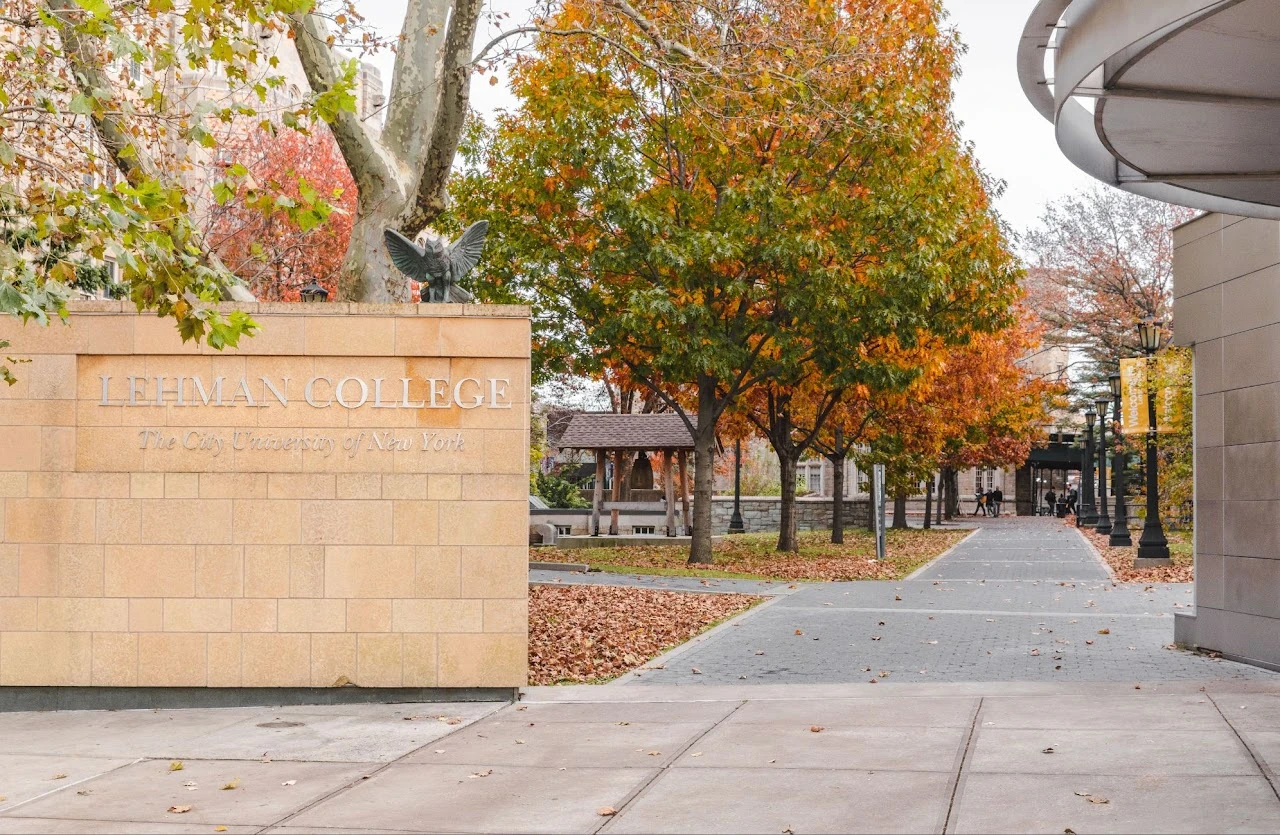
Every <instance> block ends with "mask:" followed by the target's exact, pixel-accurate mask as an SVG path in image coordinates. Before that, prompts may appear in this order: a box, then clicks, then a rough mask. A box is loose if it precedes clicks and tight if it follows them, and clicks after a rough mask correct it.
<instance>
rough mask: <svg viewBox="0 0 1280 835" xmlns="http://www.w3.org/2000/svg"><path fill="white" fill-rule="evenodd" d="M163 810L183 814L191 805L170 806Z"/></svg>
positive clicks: (189, 809) (188, 810)
mask: <svg viewBox="0 0 1280 835" xmlns="http://www.w3.org/2000/svg"><path fill="white" fill-rule="evenodd" d="M165 811H166V812H170V813H172V814H175V815H185V814H186V813H187V812H190V811H191V807H190V806H170V807H169V808H168V809H166V810H165Z"/></svg>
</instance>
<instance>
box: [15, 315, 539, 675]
mask: <svg viewBox="0 0 1280 835" xmlns="http://www.w3.org/2000/svg"><path fill="white" fill-rule="evenodd" d="M238 308H239V309H247V310H249V311H250V312H251V313H252V315H253V316H254V317H255V319H256V320H257V321H258V322H259V323H260V324H261V326H262V328H263V330H262V333H261V334H260V335H259V336H257V337H255V338H252V339H247V340H244V341H243V342H242V345H241V347H240V349H238V350H227V351H223V352H218V351H214V350H212V349H210V348H207V347H194V346H191V345H183V344H182V342H181V341H180V339H179V338H178V336H177V334H176V332H175V330H174V327H173V326H172V324H171V322H169V321H167V320H163V319H158V318H156V317H154V316H150V315H147V316H140V315H138V314H136V313H135V312H132V306H131V305H129V304H127V303H125V304H123V305H122V304H121V303H116V302H104V303H82V304H79V305H74V306H73V308H72V310H73V313H72V316H71V321H70V326H69V327H68V326H64V325H62V324H59V323H54V324H53V325H51V326H50V327H48V328H38V327H25V328H24V327H22V326H21V325H20V324H19V323H18V322H17V321H16V320H14V319H12V318H9V317H2V318H0V338H3V339H8V340H9V341H10V342H11V343H12V347H11V348H9V349H8V352H12V355H13V356H15V357H16V358H18V359H29V360H30V362H29V363H25V362H24V363H20V364H18V365H16V366H14V371H15V373H16V374H17V375H18V377H19V378H20V380H19V382H18V384H17V385H15V386H12V387H6V386H0V685H6V686H8V685H60V686H83V685H93V686H123V687H133V686H137V687H217V688H227V687H230V688H236V687H245V688H247V687H290V688H313V687H334V686H341V685H344V684H348V683H350V684H354V685H358V686H360V687H383V688H386V687H413V688H430V687H442V688H443V687H502V688H508V687H518V686H521V685H523V684H524V683H525V665H526V660H525V657H526V633H527V603H526V598H527V594H526V591H527V550H526V542H527V538H528V535H527V529H528V476H527V468H528V415H529V405H528V404H529V322H528V314H527V311H526V310H525V309H524V308H518V307H491V306H463V305H389V306H388V305H379V306H359V305H351V306H349V305H345V304H312V305H283V304H261V305H240V306H238Z"/></svg>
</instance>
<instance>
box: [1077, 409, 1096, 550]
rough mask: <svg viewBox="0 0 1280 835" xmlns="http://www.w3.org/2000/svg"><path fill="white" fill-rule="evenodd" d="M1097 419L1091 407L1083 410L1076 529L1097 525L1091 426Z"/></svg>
mask: <svg viewBox="0 0 1280 835" xmlns="http://www.w3.org/2000/svg"><path fill="white" fill-rule="evenodd" d="M1097 419H1098V413H1097V412H1095V411H1094V410H1093V406H1090V407H1089V408H1087V409H1085V412H1084V426H1085V436H1084V461H1083V462H1082V466H1081V467H1080V510H1079V512H1078V513H1077V514H1076V527H1084V526H1086V525H1096V524H1097V523H1098V510H1097V508H1096V507H1095V506H1094V497H1093V491H1094V486H1093V424H1094V421H1096V420H1097Z"/></svg>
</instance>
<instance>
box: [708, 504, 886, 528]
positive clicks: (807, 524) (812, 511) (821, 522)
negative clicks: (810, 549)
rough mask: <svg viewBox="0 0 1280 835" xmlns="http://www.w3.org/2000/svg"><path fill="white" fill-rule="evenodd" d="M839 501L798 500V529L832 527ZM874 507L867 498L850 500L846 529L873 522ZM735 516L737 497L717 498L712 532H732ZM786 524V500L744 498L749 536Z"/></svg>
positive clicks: (845, 508) (712, 515)
mask: <svg viewBox="0 0 1280 835" xmlns="http://www.w3.org/2000/svg"><path fill="white" fill-rule="evenodd" d="M834 507H835V502H834V501H832V500H831V499H796V517H797V518H796V527H797V528H798V529H799V530H802V531H821V530H828V529H830V528H831V514H832V511H833V509H834ZM869 513H870V504H869V502H868V501H867V500H866V499H846V500H845V503H844V524H845V527H849V528H852V527H857V526H859V525H862V526H865V525H867V524H868V521H869V519H870V516H869ZM732 515H733V497H732V496H716V497H715V498H714V499H713V500H712V506H711V532H712V533H713V534H722V533H725V532H726V531H728V530H729V517H731V516H732ZM781 524H782V499H781V498H779V497H777V496H751V497H745V496H744V497H743V499H742V525H743V527H744V528H746V531H747V533H759V532H766V531H776V530H778V528H779V527H781Z"/></svg>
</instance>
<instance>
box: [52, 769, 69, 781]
mask: <svg viewBox="0 0 1280 835" xmlns="http://www.w3.org/2000/svg"><path fill="white" fill-rule="evenodd" d="M49 779H50V780H65V779H67V775H65V774H63V773H62V772H61V771H59V772H58V773H57V774H55V775H53V776H52V777H50V778H49Z"/></svg>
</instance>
